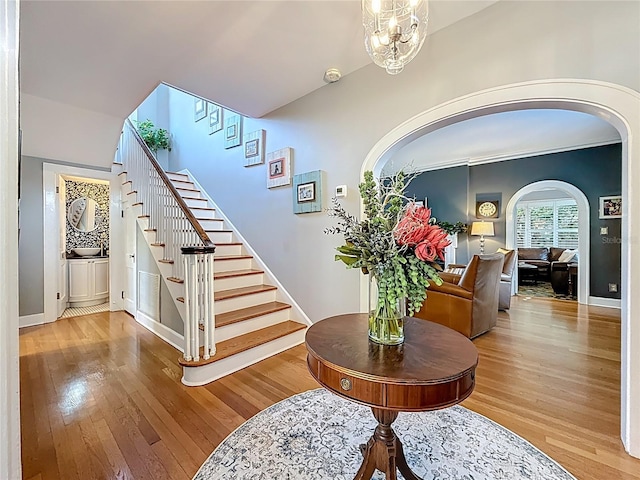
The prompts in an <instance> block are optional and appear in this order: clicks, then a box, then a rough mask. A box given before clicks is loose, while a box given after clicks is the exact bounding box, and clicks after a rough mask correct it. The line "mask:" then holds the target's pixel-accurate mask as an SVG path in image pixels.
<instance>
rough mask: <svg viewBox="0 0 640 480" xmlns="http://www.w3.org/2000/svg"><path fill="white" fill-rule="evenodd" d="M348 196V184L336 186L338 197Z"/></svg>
mask: <svg viewBox="0 0 640 480" xmlns="http://www.w3.org/2000/svg"><path fill="white" fill-rule="evenodd" d="M346 196H347V186H346V185H338V186H337V187H336V197H346Z"/></svg>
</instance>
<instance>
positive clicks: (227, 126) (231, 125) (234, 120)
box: [224, 113, 242, 148]
mask: <svg viewBox="0 0 640 480" xmlns="http://www.w3.org/2000/svg"><path fill="white" fill-rule="evenodd" d="M241 144H242V116H241V115H238V114H237V113H232V114H230V115H229V116H226V115H225V119H224V148H233V147H237V146H239V145H241Z"/></svg>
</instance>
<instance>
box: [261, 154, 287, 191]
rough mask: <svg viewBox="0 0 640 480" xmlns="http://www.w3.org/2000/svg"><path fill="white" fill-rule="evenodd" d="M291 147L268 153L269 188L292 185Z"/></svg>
mask: <svg viewBox="0 0 640 480" xmlns="http://www.w3.org/2000/svg"><path fill="white" fill-rule="evenodd" d="M292 154H293V149H292V148H291V147H286V148H281V149H280V150H276V151H275V152H269V153H267V188H274V187H281V186H283V185H291V157H292Z"/></svg>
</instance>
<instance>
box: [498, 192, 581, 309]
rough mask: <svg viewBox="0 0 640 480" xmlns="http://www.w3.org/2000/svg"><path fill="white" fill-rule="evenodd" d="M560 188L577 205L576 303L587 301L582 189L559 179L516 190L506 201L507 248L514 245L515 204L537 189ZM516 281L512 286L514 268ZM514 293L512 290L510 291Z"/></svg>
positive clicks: (516, 271)
mask: <svg viewBox="0 0 640 480" xmlns="http://www.w3.org/2000/svg"><path fill="white" fill-rule="evenodd" d="M547 189H556V190H560V191H562V192H564V193H566V194H567V195H569V196H570V197H571V198H573V199H574V200H575V201H576V204H577V205H578V239H579V240H578V252H579V255H578V303H588V299H589V200H587V197H586V196H585V194H584V193H582V191H581V190H580V189H579V188H577V187H575V186H574V185H571V184H570V183H567V182H561V181H559V180H543V181H541V182H534V183H530V184H529V185H527V186H525V187H522V188H521V189H520V190H518V191H517V192H516V193H515V194H514V195H513V196H512V197H511V198H510V199H509V202H508V203H507V208H506V215H507V239H506V240H507V241H506V245H507V248H509V249H513V248H514V247H515V246H516V229H515V218H516V206H517V204H518V201H519V200H520V199H521V198H522V197H524V196H525V195H527V194H529V193H531V192H535V191H538V190H547ZM515 275H516V281H514V282H512V286H513V287H512V288H514V289H515V288H517V285H518V282H517V275H518V269H515ZM512 293H514V292H512Z"/></svg>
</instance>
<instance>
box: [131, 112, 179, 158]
mask: <svg viewBox="0 0 640 480" xmlns="http://www.w3.org/2000/svg"><path fill="white" fill-rule="evenodd" d="M136 127H137V129H138V133H140V136H141V137H142V139H143V140H144V143H146V144H147V147H149V150H151V151H152V152H153V153H154V154H157V153H158V150H168V151H169V152H170V151H171V137H170V136H169V132H168V131H166V130H165V129H164V128H156V126H155V125H154V124H153V122H152V121H151V120H149V119H146V120H145V121H144V122H138V121H136Z"/></svg>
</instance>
